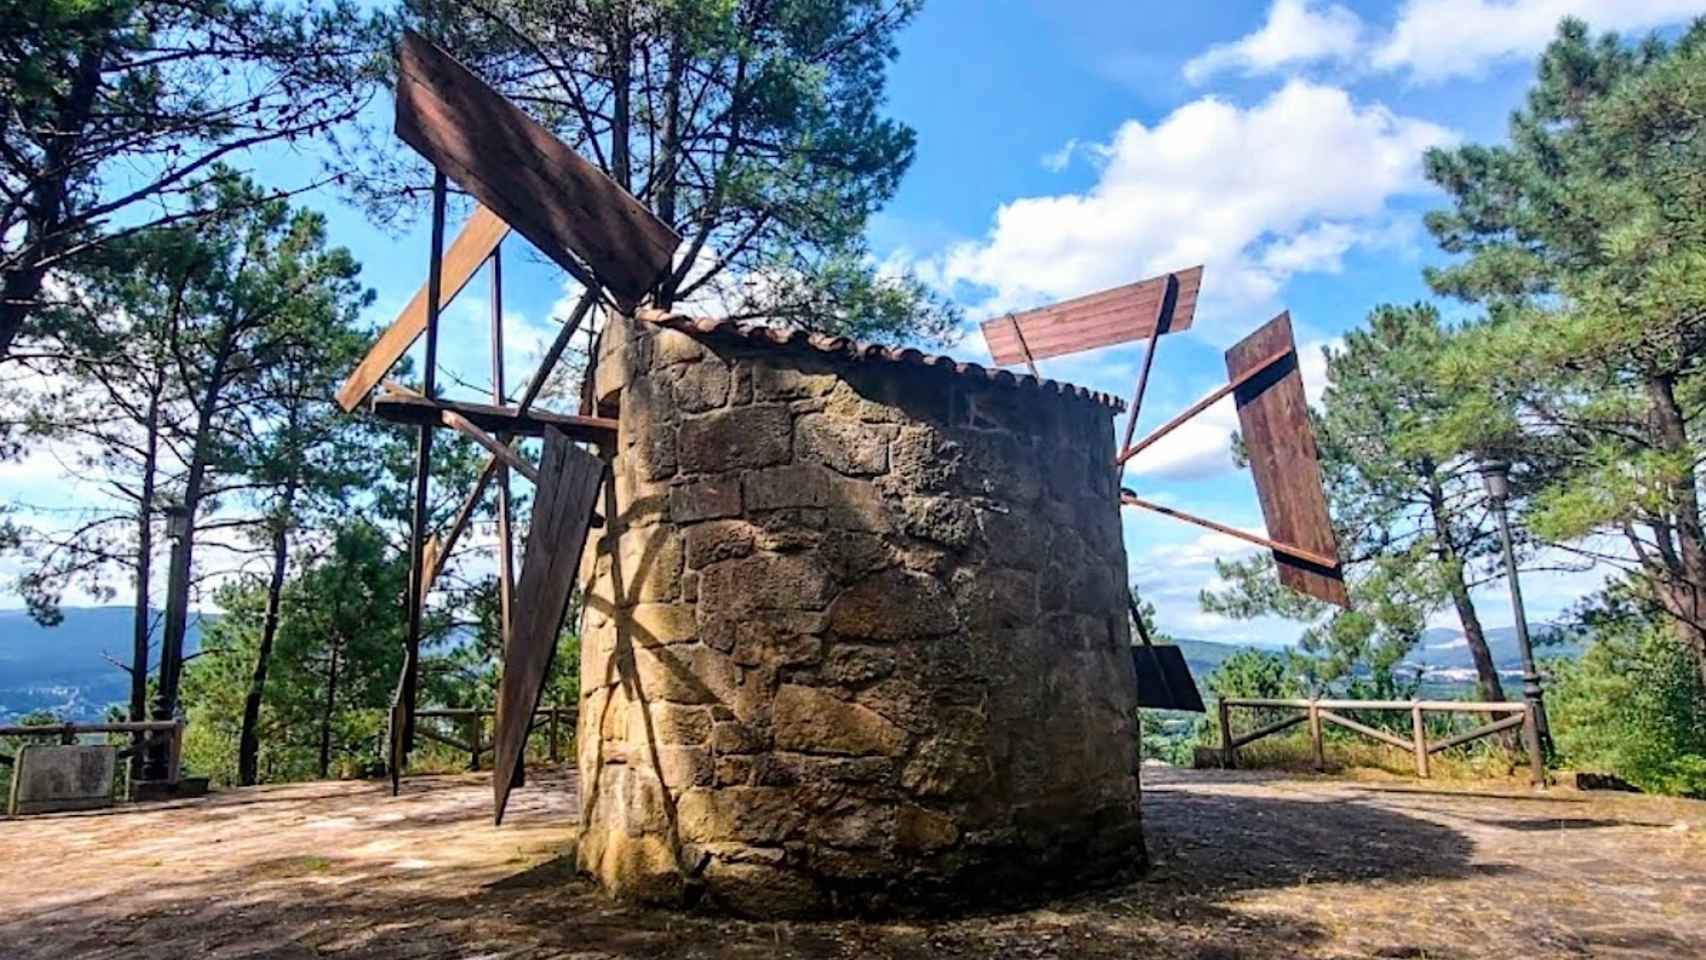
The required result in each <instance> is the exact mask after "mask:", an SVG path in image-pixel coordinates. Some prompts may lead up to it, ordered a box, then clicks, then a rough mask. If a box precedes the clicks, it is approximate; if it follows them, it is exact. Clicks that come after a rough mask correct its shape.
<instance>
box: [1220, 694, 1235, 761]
mask: <svg viewBox="0 0 1706 960" xmlns="http://www.w3.org/2000/svg"><path fill="white" fill-rule="evenodd" d="M1216 703H1217V705H1218V706H1219V708H1220V766H1221V768H1222V769H1225V770H1231V769H1233V766H1234V764H1233V758H1232V706H1231V704H1228V703H1227V702H1226V698H1225V697H1221V698H1220V699H1219V700H1218V701H1217V702H1216Z"/></svg>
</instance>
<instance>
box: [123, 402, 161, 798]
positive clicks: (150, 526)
mask: <svg viewBox="0 0 1706 960" xmlns="http://www.w3.org/2000/svg"><path fill="white" fill-rule="evenodd" d="M153 386H154V392H153V393H152V395H150V396H149V398H148V419H147V424H148V426H147V434H146V436H145V437H144V439H143V458H142V492H141V496H140V498H139V499H140V502H139V504H138V506H137V509H136V602H135V604H134V614H133V617H132V623H131V639H130V719H131V721H132V722H141V721H143V720H147V719H148V635H149V630H148V624H149V620H150V619H152V617H151V615H150V609H149V603H148V600H149V589H148V581H149V580H150V579H151V578H152V577H153V575H154V485H155V464H156V462H157V460H158V457H159V449H160V387H161V384H160V383H159V382H156V383H155V384H153ZM143 739H144V738H143V736H142V735H141V734H137V735H136V736H135V737H132V738H131V745H132V746H133V747H136V748H137V749H136V751H135V752H134V753H132V754H131V755H130V779H131V781H132V782H134V781H137V780H141V779H142V762H143V760H144V755H143V751H142V749H141V746H142V742H143Z"/></svg>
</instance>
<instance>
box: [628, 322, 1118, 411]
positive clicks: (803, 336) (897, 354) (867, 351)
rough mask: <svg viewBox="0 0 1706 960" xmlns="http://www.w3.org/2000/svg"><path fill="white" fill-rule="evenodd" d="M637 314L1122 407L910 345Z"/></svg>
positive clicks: (701, 331) (710, 332)
mask: <svg viewBox="0 0 1706 960" xmlns="http://www.w3.org/2000/svg"><path fill="white" fill-rule="evenodd" d="M637 316H638V318H639V319H641V320H645V321H647V322H649V323H655V324H657V325H658V326H661V327H668V328H669V329H671V330H678V331H680V332H682V333H686V334H694V335H700V336H717V337H728V338H732V339H737V340H744V341H746V342H748V343H755V344H761V345H764V346H772V347H809V348H810V349H813V350H816V351H817V352H819V353H829V354H837V355H840V356H843V357H848V358H851V359H854V360H879V361H883V362H886V363H898V364H909V365H914V366H923V367H934V368H936V369H938V370H946V371H948V372H950V373H954V374H958V375H959V376H964V377H982V378H984V379H986V380H988V381H990V382H991V383H998V384H1001V385H1003V386H1011V387H1027V388H1032V389H1041V390H1045V391H1049V392H1052V393H1057V394H1060V395H1061V396H1069V397H1079V398H1082V399H1085V400H1091V401H1094V402H1096V403H1099V404H1102V405H1103V406H1106V407H1111V408H1113V409H1114V410H1117V411H1123V410H1124V409H1125V406H1126V405H1125V401H1124V400H1121V399H1119V398H1118V397H1115V396H1113V395H1111V394H1106V393H1101V392H1099V391H1096V390H1090V389H1088V388H1085V387H1080V386H1076V385H1074V384H1070V383H1066V382H1064V381H1060V380H1043V379H1039V378H1037V377H1033V376H1031V375H1030V374H1028V373H1014V372H1013V371H1011V370H1003V369H1001V368H999V367H984V366H982V365H980V364H976V363H967V362H964V361H960V360H955V359H954V358H952V357H946V356H942V355H940V354H932V353H925V352H924V351H922V350H916V349H913V348H911V347H901V348H896V347H885V346H881V345H879V344H874V343H860V342H859V341H857V340H851V339H849V338H847V337H835V336H830V335H828V334H823V333H811V332H809V331H806V330H799V329H794V328H788V327H771V326H766V325H764V324H756V323H739V322H737V321H734V320H726V319H716V318H712V317H689V316H685V315H683V314H678V313H664V312H662V311H658V310H644V309H642V310H640V311H639V312H638V314H637Z"/></svg>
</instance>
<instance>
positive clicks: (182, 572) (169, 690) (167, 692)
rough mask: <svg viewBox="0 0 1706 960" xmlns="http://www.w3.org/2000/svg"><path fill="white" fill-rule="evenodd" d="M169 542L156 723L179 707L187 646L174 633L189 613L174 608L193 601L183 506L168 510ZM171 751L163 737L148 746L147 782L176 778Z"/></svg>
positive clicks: (144, 768)
mask: <svg viewBox="0 0 1706 960" xmlns="http://www.w3.org/2000/svg"><path fill="white" fill-rule="evenodd" d="M164 512H165V514H166V539H168V540H170V541H171V544H172V554H171V559H170V561H169V563H168V565H167V568H166V622H167V628H166V630H165V632H164V634H163V635H162V637H161V642H160V684H159V687H158V688H157V689H156V691H155V696H154V711H153V715H154V719H156V720H171V719H173V715H174V714H175V712H176V710H177V706H178V681H179V679H180V678H181V677H182V676H183V669H184V646H183V642H184V641H183V636H182V633H181V631H180V632H178V633H177V636H176V637H175V642H174V636H173V634H174V631H173V630H172V629H171V624H172V623H173V622H174V621H173V616H174V614H176V615H177V617H178V618H179V619H178V622H182V618H183V617H184V616H185V611H182V610H175V609H174V605H183V604H187V603H188V601H189V590H188V585H189V573H190V571H189V556H188V547H189V541H190V536H189V534H190V512H189V510H187V509H185V508H184V506H183V505H181V504H173V505H171V506H169V507H166V508H165V511H164ZM170 767H171V760H170V748H169V745H168V744H167V743H166V741H165V738H163V737H154V738H153V739H151V740H150V741H149V742H148V751H147V758H146V759H145V760H144V761H143V764H142V778H143V779H144V780H167V779H170V778H171V776H172V772H173V771H172V770H171V769H170Z"/></svg>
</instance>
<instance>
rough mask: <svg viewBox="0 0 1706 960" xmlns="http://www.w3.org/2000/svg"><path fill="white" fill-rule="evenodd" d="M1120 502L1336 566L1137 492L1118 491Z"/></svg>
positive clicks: (1321, 557) (1323, 557) (1312, 554)
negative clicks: (1148, 498) (1168, 505)
mask: <svg viewBox="0 0 1706 960" xmlns="http://www.w3.org/2000/svg"><path fill="white" fill-rule="evenodd" d="M1120 502H1121V503H1123V504H1125V505H1126V506H1129V507H1139V508H1141V509H1144V510H1149V511H1152V512H1154V513H1159V514H1161V515H1162V516H1164V517H1172V518H1173V519H1175V520H1183V521H1185V522H1186V523H1194V524H1196V525H1197V526H1199V527H1204V528H1206V529H1209V530H1213V531H1214V532H1215V533H1224V534H1226V535H1227V536H1229V537H1237V538H1238V539H1239V540H1243V541H1245V542H1246V543H1253V544H1255V545H1257V546H1259V547H1267V548H1268V549H1269V550H1272V551H1274V552H1275V553H1283V554H1287V555H1289V556H1292V557H1296V558H1297V559H1299V560H1303V561H1306V562H1308V563H1312V564H1314V565H1316V566H1318V567H1325V568H1328V569H1331V568H1333V567H1336V566H1338V563H1339V561H1338V560H1336V559H1334V558H1332V557H1329V556H1327V555H1326V554H1322V553H1316V552H1314V551H1313V550H1306V549H1304V548H1302V547H1296V546H1292V545H1291V544H1289V543H1281V542H1280V541H1278V540H1270V539H1268V538H1267V537H1263V536H1258V535H1256V534H1254V533H1249V532H1248V531H1244V530H1240V529H1238V528H1237V527H1229V526H1227V525H1226V524H1224V523H1216V522H1215V521H1213V520H1210V519H1208V518H1206V517H1199V516H1197V515H1196V514H1194V513H1186V512H1185V511H1183V510H1175V509H1173V508H1172V507H1164V506H1162V505H1161V504H1159V503H1156V502H1154V501H1152V500H1145V499H1143V498H1142V497H1139V496H1138V495H1137V494H1135V493H1132V492H1131V491H1130V490H1121V491H1120Z"/></svg>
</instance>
